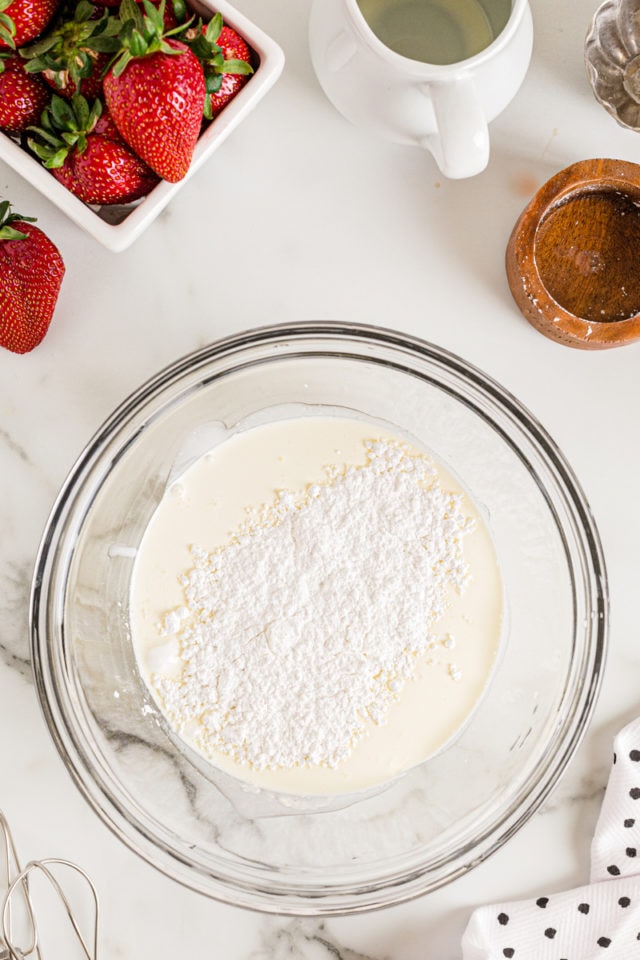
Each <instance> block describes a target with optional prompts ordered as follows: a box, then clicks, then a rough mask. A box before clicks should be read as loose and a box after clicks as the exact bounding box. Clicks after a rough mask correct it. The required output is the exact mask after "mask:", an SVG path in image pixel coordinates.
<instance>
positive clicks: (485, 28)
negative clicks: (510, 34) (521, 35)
mask: <svg viewBox="0 0 640 960" xmlns="http://www.w3.org/2000/svg"><path fill="white" fill-rule="evenodd" d="M358 6H359V7H360V11H361V13H362V15H363V17H364V18H365V20H366V21H367V23H368V24H369V26H370V27H371V29H372V30H373V32H374V33H375V35H376V36H377V37H378V39H379V40H381V41H382V43H384V44H385V46H387V47H389V48H390V49H391V50H394V51H395V52H396V53H399V54H401V55H402V56H403V57H409V58H410V59H411V60H419V61H421V62H422V63H433V64H438V65H443V64H447V63H457V62H458V61H459V60H466V59H467V57H472V56H474V55H475V54H476V53H480V51H481V50H484V49H485V47H488V46H489V44H490V43H492V42H493V40H495V38H496V37H497V36H498V34H499V33H501V32H502V30H503V29H504V27H505V25H506V23H507V21H508V19H509V15H510V13H511V0H358Z"/></svg>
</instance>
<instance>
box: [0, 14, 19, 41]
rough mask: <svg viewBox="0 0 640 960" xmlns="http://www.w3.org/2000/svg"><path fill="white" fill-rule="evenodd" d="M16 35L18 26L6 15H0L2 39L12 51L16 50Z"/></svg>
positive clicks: (0, 34)
mask: <svg viewBox="0 0 640 960" xmlns="http://www.w3.org/2000/svg"><path fill="white" fill-rule="evenodd" d="M15 35H16V25H15V23H14V22H13V20H12V19H11V17H10V16H8V14H6V13H0V39H1V40H3V41H4V42H5V43H6V44H7V46H8V47H11V49H12V50H15V48H16V43H15V40H14V39H13V38H14V37H15Z"/></svg>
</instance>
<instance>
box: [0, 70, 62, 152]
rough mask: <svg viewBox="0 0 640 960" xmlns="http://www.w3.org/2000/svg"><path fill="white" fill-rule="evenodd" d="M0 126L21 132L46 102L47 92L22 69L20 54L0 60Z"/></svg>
mask: <svg viewBox="0 0 640 960" xmlns="http://www.w3.org/2000/svg"><path fill="white" fill-rule="evenodd" d="M0 70H1V71H2V72H0V129H2V130H7V131H9V132H10V133H22V132H23V131H24V130H26V129H27V127H28V126H29V125H30V124H32V123H37V121H38V120H39V119H40V115H41V113H42V111H43V110H44V108H45V107H46V105H47V104H48V103H49V97H50V94H49V91H48V90H47V88H46V87H45V86H44V84H43V83H41V82H40V80H39V79H38V78H37V77H30V76H29V75H28V74H27V73H25V71H24V64H23V62H22V60H21V59H20V57H19V56H17V55H15V54H14V55H12V56H10V57H8V58H7V59H0Z"/></svg>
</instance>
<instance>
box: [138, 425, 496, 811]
mask: <svg viewBox="0 0 640 960" xmlns="http://www.w3.org/2000/svg"><path fill="white" fill-rule="evenodd" d="M131 610H132V615H131V627H132V638H133V643H134V646H135V648H136V655H137V660H138V664H139V667H140V670H141V673H142V675H143V676H144V678H145V681H146V683H147V684H148V686H149V689H150V691H151V693H152V695H153V696H154V698H155V699H156V701H157V703H158V706H159V708H160V710H161V711H162V713H163V714H164V716H165V718H166V719H167V722H168V723H169V725H170V727H171V728H172V729H173V730H174V731H175V732H176V733H177V734H178V736H180V737H181V738H183V739H184V740H186V741H187V742H188V743H189V745H190V746H191V747H193V748H194V749H195V750H197V751H199V752H200V753H201V754H202V755H203V756H204V757H205V758H206V759H208V760H209V761H210V762H211V763H212V764H214V765H215V766H217V767H219V768H221V769H223V770H225V771H227V772H228V773H230V774H233V775H235V776H237V777H238V778H240V779H241V780H243V781H247V782H249V783H250V784H252V785H254V786H258V787H264V788H267V789H269V790H272V791H276V792H285V793H295V794H302V795H304V796H308V795H314V794H321V795H330V794H335V793H354V792H357V791H360V790H363V789H368V788H371V787H375V786H377V785H379V784H381V783H384V782H386V781H387V780H389V779H390V778H392V777H394V776H397V775H398V774H399V773H402V772H403V771H404V770H406V769H409V768H411V767H413V766H415V765H416V764H418V763H421V762H422V761H424V760H426V759H427V758H428V757H429V756H432V755H433V754H434V753H436V752H437V751H438V750H439V749H441V748H442V747H443V745H444V744H445V743H447V742H448V741H449V740H450V739H451V738H452V736H454V735H455V733H456V732H457V731H458V730H459V729H460V728H461V727H462V726H463V724H464V723H465V721H466V720H467V718H468V716H469V715H470V714H471V712H472V710H473V708H474V707H475V705H476V703H477V702H478V700H479V698H480V697H481V695H482V692H483V690H484V689H485V687H486V685H487V681H488V678H489V675H490V673H491V670H492V668H493V665H494V663H495V660H496V656H497V650H498V646H499V641H500V633H501V624H502V586H501V579H500V575H499V572H498V564H497V559H496V555H495V549H494V547H493V543H492V541H491V537H490V535H489V531H488V528H487V526H486V524H485V522H484V520H483V519H482V517H481V515H480V512H479V511H478V509H477V508H476V507H475V506H474V505H473V504H472V503H471V501H470V499H469V497H468V495H467V494H466V493H465V492H464V491H463V490H462V489H461V487H460V486H459V484H458V483H457V482H456V481H455V480H454V479H453V477H452V476H451V475H450V474H448V473H447V472H446V471H445V469H444V467H443V466H442V465H436V464H435V462H434V460H433V459H432V458H431V457H428V456H427V455H426V454H424V453H422V452H420V451H418V450H417V449H416V448H415V447H412V446H410V445H408V444H407V443H406V441H404V440H402V439H400V438H399V437H397V436H395V435H393V434H392V433H389V432H388V431H387V430H383V429H382V428H381V427H380V425H378V424H375V425H374V424H372V423H370V422H368V421H367V420H362V419H351V418H346V417H326V416H305V417H297V418H294V419H289V418H287V419H284V420H279V421H276V422H273V423H271V424H268V425H262V426H258V427H253V428H251V429H248V430H240V431H238V432H236V433H235V434H233V435H232V436H230V437H228V438H226V439H222V440H221V442H220V443H219V444H217V445H216V446H215V447H214V448H213V449H212V450H211V451H210V452H208V453H207V454H205V455H204V456H202V457H200V458H199V459H198V460H197V461H196V462H195V463H194V464H193V465H192V466H190V467H189V468H188V469H187V470H186V471H185V472H184V473H183V474H182V475H181V476H179V477H178V478H176V479H175V480H174V481H173V482H172V483H171V484H170V485H169V486H168V488H167V491H166V494H165V496H164V497H163V498H162V500H161V502H160V504H159V506H158V508H157V510H156V512H155V514H154V516H153V518H152V519H151V522H150V523H149V526H148V529H147V531H146V533H145V535H144V537H143V538H142V542H141V544H140V547H139V549H138V554H137V558H136V565H135V571H134V575H133V578H132V598H131Z"/></svg>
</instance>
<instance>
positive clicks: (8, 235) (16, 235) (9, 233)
mask: <svg viewBox="0 0 640 960" xmlns="http://www.w3.org/2000/svg"><path fill="white" fill-rule="evenodd" d="M23 219H24V218H23ZM30 219H31V218H30ZM26 239H27V235H26V233H20V231H19V230H15V229H14V228H13V227H9V226H6V227H0V240H26Z"/></svg>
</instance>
